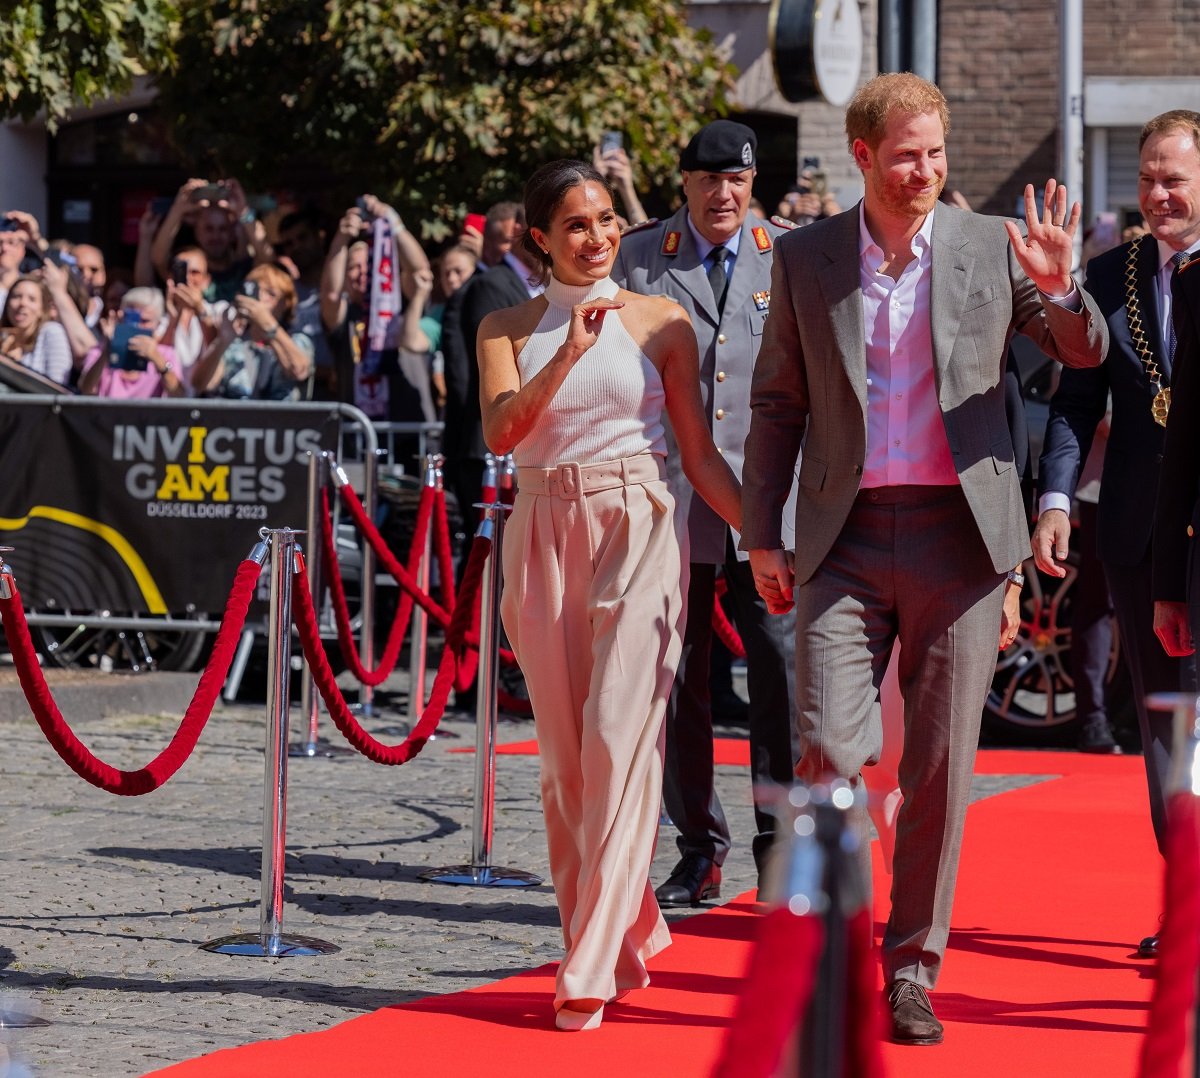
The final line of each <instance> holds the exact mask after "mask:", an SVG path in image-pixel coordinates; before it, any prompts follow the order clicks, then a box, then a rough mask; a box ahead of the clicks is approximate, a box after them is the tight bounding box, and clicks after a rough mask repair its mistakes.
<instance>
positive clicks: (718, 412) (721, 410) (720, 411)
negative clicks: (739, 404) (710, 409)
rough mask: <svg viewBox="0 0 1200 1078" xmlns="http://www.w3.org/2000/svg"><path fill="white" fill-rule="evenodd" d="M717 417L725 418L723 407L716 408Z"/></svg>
mask: <svg viewBox="0 0 1200 1078" xmlns="http://www.w3.org/2000/svg"><path fill="white" fill-rule="evenodd" d="M717 418H718V419H724V418H725V409H724V408H718V409H717Z"/></svg>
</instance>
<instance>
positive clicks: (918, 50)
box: [910, 0, 938, 82]
mask: <svg viewBox="0 0 1200 1078" xmlns="http://www.w3.org/2000/svg"><path fill="white" fill-rule="evenodd" d="M937 45H938V10H937V0H912V40H911V42H910V55H911V57H912V71H913V73H914V74H916V75H920V76H921V78H923V79H928V80H929V81H930V82H937Z"/></svg>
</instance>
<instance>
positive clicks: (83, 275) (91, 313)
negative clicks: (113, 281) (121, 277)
mask: <svg viewBox="0 0 1200 1078" xmlns="http://www.w3.org/2000/svg"><path fill="white" fill-rule="evenodd" d="M71 254H72V255H74V256H75V268H76V269H77V270H78V271H79V279H80V280H81V281H82V282H83V287H84V288H85V289H86V290H87V294H88V304H87V310H86V311H85V312H84V315H83V316H84V320H85V321H86V322H87V324H88V325H89V326H91V327H92V328H93V329H94V328H95V326H96V323H97V322H99V321H100V316H101V315H102V314H103V313H104V286H105V284H106V283H107V282H108V271H107V268H106V267H105V265H104V252H103V251H101V250H100V248H99V247H94V246H93V245H92V244H90V243H77V244H75V245H74V246H73V247H72V248H71Z"/></svg>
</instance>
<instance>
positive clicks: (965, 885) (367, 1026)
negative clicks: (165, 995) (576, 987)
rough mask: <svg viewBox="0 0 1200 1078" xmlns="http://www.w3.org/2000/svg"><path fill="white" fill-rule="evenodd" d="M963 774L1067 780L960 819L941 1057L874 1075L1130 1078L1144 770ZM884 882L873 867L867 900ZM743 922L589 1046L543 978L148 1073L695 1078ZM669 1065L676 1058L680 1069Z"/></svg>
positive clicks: (1022, 764)
mask: <svg viewBox="0 0 1200 1078" xmlns="http://www.w3.org/2000/svg"><path fill="white" fill-rule="evenodd" d="M978 770H979V771H980V772H981V773H1006V772H1008V773H1019V774H1034V773H1041V774H1048V775H1060V776H1063V777H1061V778H1054V779H1049V780H1047V781H1045V782H1042V783H1039V784H1038V785H1036V786H1033V787H1029V788H1026V789H1022V790H1018V791H1014V792H1011V793H1005V794H1001V795H998V796H996V797H992V798H989V799H987V800H985V801H982V802H980V803H979V804H976V805H974V806H972V808H971V809H970V812H969V815H968V819H967V839H966V845H965V848H964V851H963V858H962V868H961V872H960V874H959V891H958V900H957V904H956V907H955V916H954V931H953V933H952V936H951V941H950V951H949V953H948V954H947V956H946V965H945V971H944V973H943V975H942V978H941V981H940V982H939V985H938V991H937V993H936V994H935V996H934V1001H935V1005H936V1006H937V1009H938V1013H939V1015H940V1016H941V1018H942V1019H943V1021H944V1022H945V1024H946V1043H945V1044H944V1045H942V1046H941V1047H938V1048H899V1047H896V1046H892V1045H888V1046H887V1047H886V1053H885V1054H886V1058H887V1063H888V1074H889V1075H890V1076H891V1078H907V1076H909V1075H912V1076H916V1075H918V1074H919V1075H921V1076H923V1078H963V1076H971V1078H1013V1076H1020V1078H1043V1076H1045V1078H1051V1076H1053V1078H1075V1076H1079V1078H1084V1076H1087V1078H1092V1076H1102V1078H1125V1076H1128V1078H1132V1076H1133V1075H1134V1073H1135V1067H1136V1059H1137V1052H1138V1048H1139V1044H1140V1040H1141V1031H1142V1029H1143V1027H1144V1026H1145V1022H1146V1016H1147V1009H1148V1001H1149V997H1150V986H1151V981H1150V980H1149V974H1150V973H1151V967H1150V965H1149V964H1147V963H1145V962H1139V961H1137V960H1134V959H1131V958H1130V955H1131V952H1132V944H1133V941H1135V940H1136V939H1138V938H1140V937H1141V936H1142V935H1144V934H1146V933H1147V932H1150V931H1152V930H1153V928H1154V926H1155V924H1156V920H1157V913H1158V909H1157V907H1158V902H1159V894H1160V890H1161V886H1162V883H1161V880H1162V869H1161V865H1160V863H1159V860H1158V856H1157V853H1156V852H1155V850H1154V847H1153V840H1152V837H1151V833H1150V825H1149V822H1148V819H1147V816H1148V813H1147V809H1146V794H1145V788H1144V784H1145V778H1144V772H1143V769H1142V761H1141V760H1140V758H1137V757H1117V758H1107V757H1087V756H1080V755H1077V754H1067V753H1021V752H984V753H981V754H980V760H979V767H978ZM886 886H887V877H885V876H883V874H882V872H881V870H880V866H879V864H878V863H877V865H876V887H877V891H878V888H880V887H886ZM880 908H883V906H882V904H881V903H877V910H878V909H880ZM758 922H759V918H758V916H757V915H756V914H755V913H754V912H753V907H752V906H750V905H749V904H748V903H747V902H746V901H744V900H741V901H736V902H733V903H731V904H729V905H728V906H726V907H724V908H722V909H718V910H713V911H711V912H707V913H704V914H701V915H698V916H695V917H692V918H689V919H688V920H687V921H685V922H683V923H679V924H677V926H676V927H675V929H674V930H673V931H674V936H675V944H674V945H673V946H672V947H670V948H668V949H667V950H666V951H665V952H664V953H663V954H661V955H659V956H658V957H657V958H656V959H655V960H653V961H652V963H651V970H652V973H653V976H654V984H653V986H652V987H651V988H649V989H647V990H646V991H644V992H641V993H636V994H635V995H634V996H631V997H630V1000H629V1002H628V1003H625V1004H621V1005H619V1006H616V1007H613V1008H611V1009H610V1011H609V1014H608V1015H607V1016H606V1018H605V1022H604V1025H603V1026H602V1027H601V1029H600V1030H599V1031H598V1032H595V1033H588V1034H577V1035H574V1036H567V1035H564V1034H559V1033H556V1032H555V1031H554V1030H553V1029H552V1028H551V1027H550V1017H549V1016H550V998H551V990H552V980H551V974H552V969H553V967H549V966H547V967H542V968H540V969H537V970H533V971H532V972H529V973H526V974H522V975H521V976H517V977H511V978H509V979H507V980H504V981H500V982H498V983H496V984H492V985H487V986H485V987H483V988H479V989H476V990H474V991H471V992H464V993H458V994H455V995H449V996H440V997H431V998H428V999H424V1000H420V1001H418V1002H416V1003H411V1004H406V1005H403V1006H398V1007H391V1008H386V1009H384V1010H382V1011H377V1012H375V1013H374V1014H370V1015H366V1016H364V1017H361V1018H356V1019H353V1020H351V1021H348V1022H344V1023H342V1024H340V1025H338V1026H335V1027H333V1028H332V1029H328V1030H325V1031H323V1032H318V1033H310V1034H305V1035H302V1036H295V1037H289V1038H287V1039H285V1040H282V1041H268V1042H262V1043H259V1044H252V1045H248V1046H246V1047H244V1048H237V1049H231V1050H227V1051H222V1052H216V1053H213V1054H212V1055H209V1056H205V1057H202V1058H200V1059H197V1060H191V1061H189V1062H187V1063H183V1064H180V1065H178V1066H175V1067H171V1068H168V1069H167V1070H166V1071H160V1072H158V1073H160V1074H169V1075H171V1076H172V1078H240V1076H247V1078H249V1076H255V1078H262V1076H276V1075H278V1076H284V1075H286V1076H289V1078H303V1076H307V1075H312V1076H317V1075H320V1076H321V1078H327V1076H328V1075H331V1074H356V1075H363V1076H374V1075H378V1076H384V1075H389V1076H390V1075H396V1074H399V1073H404V1074H410V1075H414V1076H417V1078H421V1076H426V1075H430V1076H432V1075H437V1076H439V1078H442V1076H444V1078H458V1076H460V1075H461V1076H466V1075H469V1074H470V1075H474V1074H478V1073H480V1071H481V1070H486V1072H487V1073H488V1074H489V1075H495V1076H498V1078H503V1076H507V1075H512V1076H517V1075H520V1076H529V1075H534V1076H540V1075H558V1074H560V1073H561V1072H563V1071H566V1072H568V1073H570V1074H571V1075H572V1078H587V1076H590V1075H604V1076H609V1075H611V1074H614V1073H616V1074H621V1075H624V1076H627V1078H642V1076H646V1078H657V1076H659V1075H664V1074H687V1075H689V1076H694V1078H703V1076H704V1075H706V1074H707V1072H708V1069H709V1067H710V1066H711V1063H712V1061H713V1059H714V1058H715V1056H716V1053H717V1050H718V1047H719V1043H720V1037H721V1035H722V1032H723V1029H724V1027H725V1025H726V1023H727V1022H728V1018H729V1015H730V1014H731V1013H732V1010H733V1002H734V995H735V993H736V992H737V991H738V988H739V981H740V978H741V975H742V972H743V970H744V968H745V966H746V963H747V957H748V952H749V946H750V942H751V940H752V938H753V935H754V931H755V927H756V925H757V924H758ZM681 1060H687V1061H690V1062H688V1063H687V1064H685V1066H684V1067H683V1069H682V1070H681V1067H680V1061H681Z"/></svg>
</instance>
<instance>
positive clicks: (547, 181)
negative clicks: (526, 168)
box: [521, 160, 612, 273]
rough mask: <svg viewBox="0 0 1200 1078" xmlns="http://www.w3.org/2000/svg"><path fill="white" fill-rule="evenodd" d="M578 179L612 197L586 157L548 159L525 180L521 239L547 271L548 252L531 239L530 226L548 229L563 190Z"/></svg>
mask: <svg viewBox="0 0 1200 1078" xmlns="http://www.w3.org/2000/svg"><path fill="white" fill-rule="evenodd" d="M581 183H598V184H599V185H600V186H601V187H603V188H604V190H605V191H607V192H608V195H609V197H610V198H611V197H612V188H611V187H610V186H609V183H608V180H606V179H605V178H604V177H603V176H601V175H600V173H599V172H597V171H596V170H595V169H594V168H592V166H591V165H589V164H588V163H587V162H586V161H570V160H564V161H551V162H550V163H549V164H548V165H542V167H541V168H539V169H538V170H537V171H536V172H535V173H534V174H533V175H532V176H530V177H529V179H528V180H527V181H526V182H525V234H524V235H523V236H522V237H521V243H522V244H524V246H525V250H526V251H528V252H529V253H530V254H531V255H533V257H534V258H536V259H537V260H538V262H540V263H541V264H542V267H543V268H544V270H545V271H546V272H547V273H548V272H549V270H550V256H549V255H548V254H547V253H546V252H545V251H543V250H542V249H541V248H540V247H539V246H538V245H537V244H536V243H535V242H534V240H533V236H532V235H531V234H530V233H531V230H532V229H535V228H538V229H541V230H542V231H543V232H547V231H549V229H550V221H551V220H552V219H553V217H554V215H555V213H557V212H558V207H559V206H561V205H562V202H563V199H564V198H566V197H567V192H568V191H570V190H571V189H572V188H574V187H578V186H579V185H580V184H581Z"/></svg>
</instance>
